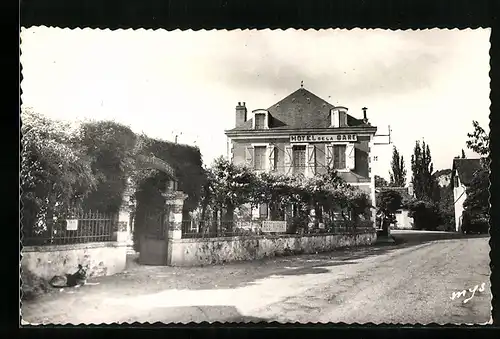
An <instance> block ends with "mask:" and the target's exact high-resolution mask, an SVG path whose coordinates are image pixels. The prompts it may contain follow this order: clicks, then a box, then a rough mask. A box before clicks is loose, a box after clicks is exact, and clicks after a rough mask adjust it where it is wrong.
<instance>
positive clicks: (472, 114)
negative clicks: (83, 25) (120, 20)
mask: <svg viewBox="0 0 500 339" xmlns="http://www.w3.org/2000/svg"><path fill="white" fill-rule="evenodd" d="M489 37H490V30H489V29H477V30H471V29H467V30H457V29H454V30H439V29H431V30H420V31H391V30H379V29H377V30H367V29H353V30H339V29H336V30H319V31H316V30H293V29H290V30H285V31H283V30H274V31H273V30H244V31H242V30H234V31H216V30H212V31H197V32H195V31H180V30H176V31H170V32H169V31H165V30H156V31H152V30H143V29H141V30H131V29H129V30H116V31H110V30H93V29H88V28H87V29H83V30H82V29H74V30H70V29H59V28H48V27H32V28H29V29H24V28H23V29H22V31H21V53H22V55H21V63H22V67H23V69H22V73H23V81H22V83H21V87H22V91H23V94H22V101H23V107H30V108H32V109H33V110H34V111H36V112H38V113H41V114H44V115H47V116H49V117H51V118H55V119H63V120H67V121H82V120H85V119H96V120H104V119H110V120H115V121H118V122H121V123H123V124H125V125H128V126H130V127H131V128H132V130H134V131H135V132H139V133H140V132H144V133H146V134H147V135H149V136H151V137H155V138H160V139H164V140H170V141H174V139H175V135H178V142H179V143H185V144H190V145H196V146H198V147H199V148H200V150H201V153H202V156H203V161H204V163H206V164H210V163H211V162H212V161H213V159H214V158H216V157H218V156H220V155H226V151H227V141H226V136H225V135H224V130H226V129H230V128H233V127H234V123H235V106H236V104H237V103H238V102H240V101H244V102H246V106H247V107H248V109H249V111H251V110H254V109H258V108H268V107H270V106H272V105H273V104H274V103H276V102H278V101H279V100H281V99H283V98H284V97H286V96H288V95H289V94H290V93H292V92H294V91H295V90H297V89H298V88H300V83H301V81H303V82H304V88H306V89H307V90H309V91H311V92H313V93H314V94H316V95H317V96H319V97H321V98H323V99H325V100H327V101H328V102H330V103H331V104H334V105H342V106H346V107H348V109H349V114H351V115H352V116H354V117H357V118H361V117H362V111H361V108H362V107H364V106H366V107H367V108H368V111H367V115H368V118H369V120H370V122H371V124H372V125H374V126H377V127H378V132H377V134H387V132H388V125H390V128H391V130H392V132H391V141H392V143H393V144H392V145H378V146H376V147H375V149H374V151H373V155H374V156H377V161H376V162H375V163H374V165H373V172H374V173H375V174H377V175H380V176H383V177H385V178H387V179H388V177H389V174H388V173H389V169H390V160H391V154H392V146H396V147H397V148H398V150H399V151H400V153H401V154H402V155H403V156H404V158H405V160H406V167H407V169H408V177H409V176H410V174H411V170H410V157H411V154H412V153H413V147H414V145H415V141H416V140H425V142H426V143H428V144H429V147H430V150H431V154H432V159H433V163H434V169H435V170H439V169H446V168H450V167H451V164H452V159H453V157H454V156H458V155H460V154H461V150H462V149H464V150H465V154H466V155H467V157H471V158H473V157H478V155H477V154H474V153H473V152H471V151H469V150H468V149H467V148H466V145H465V143H466V140H467V139H468V138H467V133H468V132H471V131H472V120H477V121H479V123H480V124H481V126H483V128H485V129H486V130H487V131H489V126H488V124H489V112H490V109H489V106H490V100H489V94H490V87H489V83H490V79H489V74H488V73H489V48H490V43H489ZM181 133H182V134H181ZM377 141H379V142H387V138H384V137H377Z"/></svg>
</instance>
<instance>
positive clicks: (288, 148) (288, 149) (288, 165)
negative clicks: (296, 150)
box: [283, 145, 293, 175]
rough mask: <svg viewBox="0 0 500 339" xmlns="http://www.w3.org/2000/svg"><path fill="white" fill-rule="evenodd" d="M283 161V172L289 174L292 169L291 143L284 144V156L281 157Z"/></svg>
mask: <svg viewBox="0 0 500 339" xmlns="http://www.w3.org/2000/svg"><path fill="white" fill-rule="evenodd" d="M283 160H284V162H285V174H286V175H288V174H290V172H291V170H292V164H293V148H292V146H291V145H287V146H285V158H284V159H283Z"/></svg>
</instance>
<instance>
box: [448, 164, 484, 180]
mask: <svg viewBox="0 0 500 339" xmlns="http://www.w3.org/2000/svg"><path fill="white" fill-rule="evenodd" d="M478 169H481V159H453V171H455V170H457V173H458V178H459V179H460V182H461V183H462V184H464V185H465V186H468V185H469V184H470V182H471V181H472V178H474V173H475V172H476V171H477V170H478Z"/></svg>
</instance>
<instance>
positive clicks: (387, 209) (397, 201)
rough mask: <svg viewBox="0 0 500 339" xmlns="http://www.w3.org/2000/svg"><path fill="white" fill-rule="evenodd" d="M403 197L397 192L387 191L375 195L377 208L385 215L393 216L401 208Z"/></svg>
mask: <svg viewBox="0 0 500 339" xmlns="http://www.w3.org/2000/svg"><path fill="white" fill-rule="evenodd" d="M402 203H403V197H402V196H401V194H400V193H399V192H397V191H394V190H391V189H388V190H384V191H382V192H380V193H378V194H377V207H378V208H379V209H380V210H381V211H383V212H384V213H386V214H393V213H395V212H396V211H397V210H398V209H400V208H401V206H402Z"/></svg>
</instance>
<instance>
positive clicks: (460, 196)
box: [453, 179, 467, 232]
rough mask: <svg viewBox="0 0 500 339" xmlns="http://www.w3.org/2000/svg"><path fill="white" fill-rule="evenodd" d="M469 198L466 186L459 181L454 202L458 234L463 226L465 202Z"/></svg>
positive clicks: (454, 191) (454, 189) (454, 192)
mask: <svg viewBox="0 0 500 339" xmlns="http://www.w3.org/2000/svg"><path fill="white" fill-rule="evenodd" d="M466 197H467V194H465V186H464V185H463V184H462V183H461V182H460V179H458V187H453V201H454V202H455V206H454V208H455V231H457V232H458V230H459V229H460V226H461V219H462V212H463V210H464V201H465V198H466Z"/></svg>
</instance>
